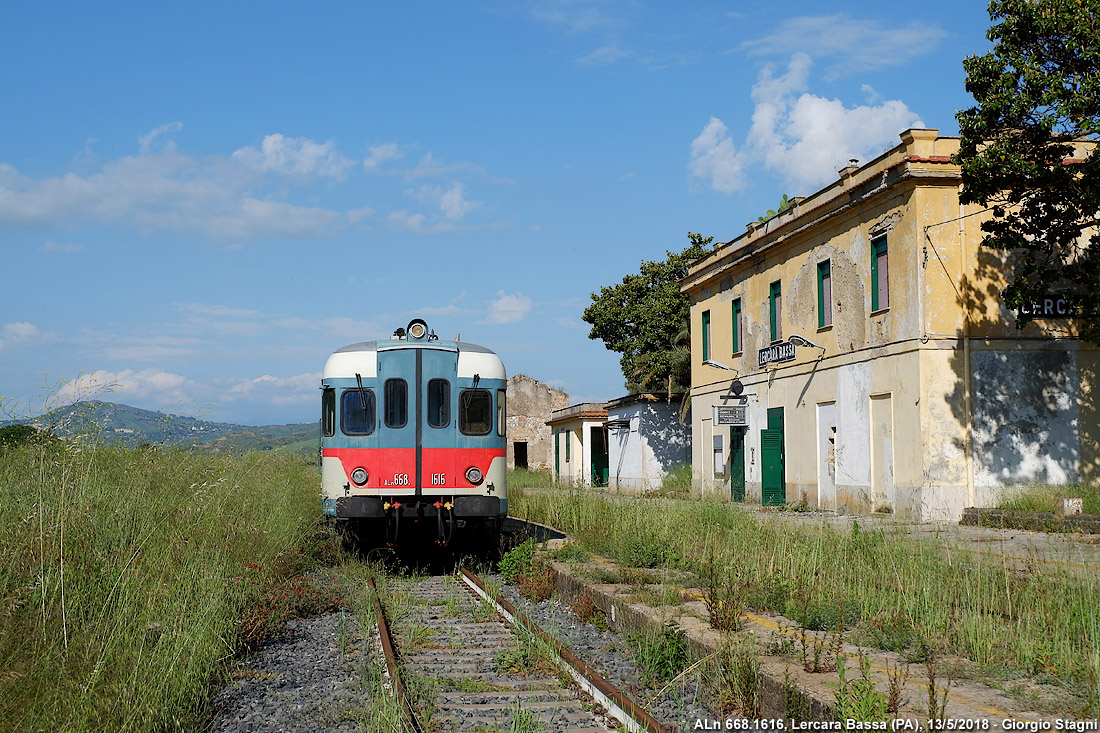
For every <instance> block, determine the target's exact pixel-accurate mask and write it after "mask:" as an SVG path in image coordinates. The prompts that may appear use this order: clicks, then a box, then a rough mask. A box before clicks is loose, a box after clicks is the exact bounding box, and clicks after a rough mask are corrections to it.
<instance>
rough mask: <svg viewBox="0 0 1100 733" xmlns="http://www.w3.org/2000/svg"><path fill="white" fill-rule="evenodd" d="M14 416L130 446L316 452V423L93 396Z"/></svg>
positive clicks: (61, 432) (64, 432)
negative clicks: (177, 411) (230, 417)
mask: <svg viewBox="0 0 1100 733" xmlns="http://www.w3.org/2000/svg"><path fill="white" fill-rule="evenodd" d="M20 422H24V423H26V424H29V425H33V426H35V427H37V428H41V429H45V430H50V431H52V432H53V433H54V434H56V435H58V436H59V437H62V438H69V439H71V438H74V437H76V436H79V435H94V436H99V437H100V438H102V439H103V440H105V441H107V442H112V443H122V444H125V445H134V446H137V445H141V444H143V443H151V444H169V445H188V446H200V447H203V448H207V449H210V450H214V451H231V452H234V453H241V452H245V451H253V450H260V451H264V450H270V451H279V452H291V453H302V454H305V455H313V454H315V453H316V452H317V424H316V423H296V424H291V425H263V426H252V425H234V424H232V423H223V422H212V421H209V420H202V419H200V418H194V417H186V416H182V415H172V414H167V413H163V412H154V411H152V410H141V409H138V408H136V407H130V406H129V405H119V404H116V403H114V402H101V401H99V400H89V401H84V402H76V403H73V404H72V405H68V406H66V407H61V408H58V409H56V410H54V411H53V412H50V413H48V414H46V415H42V416H40V417H37V418H34V419H33V420H25V421H20Z"/></svg>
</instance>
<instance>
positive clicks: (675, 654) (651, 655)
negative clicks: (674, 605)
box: [626, 622, 689, 686]
mask: <svg viewBox="0 0 1100 733" xmlns="http://www.w3.org/2000/svg"><path fill="white" fill-rule="evenodd" d="M626 640H627V643H629V644H630V646H631V647H632V648H633V649H634V658H635V659H636V660H637V662H638V664H639V665H640V666H641V667H642V681H643V683H645V684H646V685H647V686H656V685H659V684H664V683H666V682H670V681H671V680H672V679H674V678H675V677H676V676H677V675H679V674H680V673H681V672H683V671H684V670H685V669H686V668H687V666H688V661H689V655H688V648H687V634H685V633H684V630H683V629H682V628H680V626H679V624H677V623H674V622H673V623H668V624H665V626H664V628H662V629H661V630H660V631H659V632H658V633H656V634H629V635H627V639H626Z"/></svg>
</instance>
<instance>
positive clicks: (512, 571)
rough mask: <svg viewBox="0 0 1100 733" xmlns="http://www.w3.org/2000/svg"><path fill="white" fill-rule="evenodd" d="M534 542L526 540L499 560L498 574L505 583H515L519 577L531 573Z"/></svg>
mask: <svg viewBox="0 0 1100 733" xmlns="http://www.w3.org/2000/svg"><path fill="white" fill-rule="evenodd" d="M535 549H536V546H535V541H534V540H533V539H530V538H528V539H526V540H524V541H523V542H521V543H519V544H518V545H516V546H515V547H513V548H512V549H511V550H509V551H508V552H506V553H504V555H503V556H502V557H501V558H500V565H499V567H500V574H501V575H503V576H504V580H505V582H508V583H516V582H518V581H519V579H520V576H522V575H526V574H527V573H529V572H531V567H532V563H533V562H534V558H535Z"/></svg>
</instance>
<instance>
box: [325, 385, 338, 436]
mask: <svg viewBox="0 0 1100 733" xmlns="http://www.w3.org/2000/svg"><path fill="white" fill-rule="evenodd" d="M321 435H323V436H325V437H326V438H331V437H332V436H333V435H336V390H334V389H333V388H332V387H325V389H324V391H323V392H322V393H321Z"/></svg>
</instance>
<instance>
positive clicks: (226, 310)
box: [174, 303, 260, 318]
mask: <svg viewBox="0 0 1100 733" xmlns="http://www.w3.org/2000/svg"><path fill="white" fill-rule="evenodd" d="M174 307H175V309H176V310H179V311H183V312H185V313H198V314H201V315H204V316H223V317H227V318H255V317H256V316H258V315H260V312H259V311H255V310H250V309H248V308H230V307H229V306H225V305H210V304H207V303H175V304H174Z"/></svg>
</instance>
